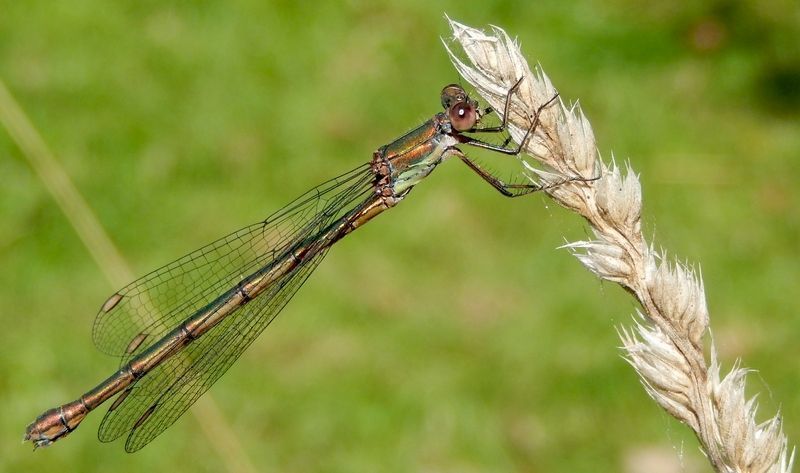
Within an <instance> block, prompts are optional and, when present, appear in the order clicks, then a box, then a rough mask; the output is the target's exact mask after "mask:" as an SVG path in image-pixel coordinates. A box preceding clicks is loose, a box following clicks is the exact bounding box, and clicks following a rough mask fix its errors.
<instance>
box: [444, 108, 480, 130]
mask: <svg viewBox="0 0 800 473" xmlns="http://www.w3.org/2000/svg"><path fill="white" fill-rule="evenodd" d="M448 114H449V116H450V124H451V125H453V128H454V129H455V130H456V131H467V130H469V129H470V128H472V127H474V126H475V124H476V123H477V122H478V113H477V112H476V111H475V107H474V106H473V105H472V104H470V103H468V102H461V103H456V104H454V105H453V106H452V107H450V110H449V111H448Z"/></svg>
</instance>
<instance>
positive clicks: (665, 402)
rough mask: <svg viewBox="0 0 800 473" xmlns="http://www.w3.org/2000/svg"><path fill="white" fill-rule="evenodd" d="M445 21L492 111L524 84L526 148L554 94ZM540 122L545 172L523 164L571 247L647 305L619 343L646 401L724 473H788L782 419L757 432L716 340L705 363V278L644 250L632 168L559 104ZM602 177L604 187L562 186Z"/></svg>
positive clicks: (534, 142) (517, 110)
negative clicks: (600, 147)
mask: <svg viewBox="0 0 800 473" xmlns="http://www.w3.org/2000/svg"><path fill="white" fill-rule="evenodd" d="M449 21H450V27H451V28H452V31H453V36H454V39H455V41H456V42H457V43H458V44H459V45H460V46H461V47H462V48H463V51H464V56H465V57H464V59H461V58H460V56H459V55H456V54H454V53H453V52H452V51H451V50H450V48H449V47H448V52H450V55H451V58H452V60H453V63H454V64H455V66H456V69H458V72H459V73H460V74H461V76H462V77H463V78H464V79H465V80H466V81H467V82H469V83H470V84H471V85H472V86H473V87H474V88H475V89H476V90H477V92H478V93H479V94H480V95H481V96H482V97H483V98H484V99H485V100H486V101H487V102H488V103H489V104H490V105H491V106H492V107H493V108H494V109H495V110H501V111H502V110H503V105H504V104H505V100H506V95H507V92H508V90H509V89H510V88H511V86H512V85H513V84H514V83H515V82H516V81H517V80H518V79H519V78H521V77H524V81H523V82H522V84H521V86H520V88H519V90H518V92H517V93H515V94H514V96H513V99H512V102H511V109H510V111H509V123H510V130H509V131H510V133H511V136H512V137H513V138H514V139H515V140H517V142H519V140H520V139H522V138H523V136H524V135H525V131H526V130H527V129H528V128H529V127H530V124H531V123H532V122H531V119H532V117H533V115H534V113H535V111H536V110H537V109H538V108H539V107H540V106H541V105H542V104H544V103H546V102H547V101H548V100H550V99H552V98H553V97H554V96H555V95H556V89H555V87H553V84H552V83H551V82H550V79H549V78H548V77H547V76H546V75H545V73H544V72H543V71H542V70H541V68H536V69H535V70H531V69H530V67H529V66H528V63H527V61H526V60H525V58H524V57H523V56H522V54H521V52H520V48H519V45H518V44H517V43H516V42H515V41H514V40H512V39H511V38H510V37H509V36H508V35H507V34H506V33H505V31H503V30H502V29H500V28H497V27H492V28H491V29H490V31H489V32H488V33H485V32H483V31H480V30H476V29H473V28H470V27H467V26H465V25H462V24H460V23H457V22H455V21H452V20H449ZM447 46H448V44H447V42H445V47H447ZM539 122H540V123H539V125H538V127H537V129H536V133H535V135H534V136H533V137H532V138H531V139H529V141H528V142H527V143H526V144H525V146H524V151H525V152H526V153H527V154H528V155H529V156H531V157H533V158H534V159H535V160H536V162H537V163H536V164H537V165H536V166H533V165H531V164H530V163H529V162H527V161H524V160H523V163H524V165H525V166H526V168H527V170H528V171H529V172H530V174H531V177H532V178H534V179H535V180H536V181H537V182H538V183H540V184H542V185H544V186H549V185H552V186H553V187H551V188H548V189H547V190H546V191H545V192H547V194H548V195H550V196H551V197H552V198H553V199H554V200H555V201H556V202H558V203H559V204H561V205H562V206H564V207H566V208H568V209H570V210H572V211H574V212H576V213H578V214H579V215H581V216H582V217H584V218H585V219H586V220H587V221H588V223H589V225H590V227H591V230H592V233H593V239H592V240H588V241H576V242H572V243H568V244H566V245H564V247H565V248H567V249H569V250H570V251H571V252H572V254H573V255H575V257H577V258H578V260H579V261H580V262H581V263H583V265H584V266H585V267H586V268H588V269H589V270H590V271H592V272H593V273H594V274H596V275H597V276H598V277H600V278H602V279H605V280H608V281H613V282H616V283H618V284H620V285H622V286H623V287H624V288H625V289H627V290H628V291H629V292H630V293H631V294H633V295H634V297H636V299H637V300H638V301H639V303H640V304H641V307H642V310H641V311H637V314H636V316H635V318H634V322H633V327H632V328H621V329H620V337H621V339H622V342H623V346H624V350H625V352H626V359H627V361H628V362H629V363H630V364H631V365H632V366H633V367H634V369H635V370H636V372H637V373H638V374H639V376H640V377H641V380H642V384H643V385H644V387H645V390H646V391H647V393H648V394H649V395H650V397H652V398H653V399H654V400H655V401H656V402H657V403H658V404H659V405H660V406H661V407H662V408H663V409H664V410H666V411H667V412H668V413H670V414H671V415H672V416H674V417H675V418H677V419H678V420H680V421H681V422H683V423H685V424H686V425H688V426H689V427H690V428H691V429H692V430H694V432H695V433H696V435H697V438H698V439H699V441H700V444H701V448H702V450H703V451H704V453H705V454H706V456H707V457H708V459H709V461H710V462H711V464H712V466H713V467H714V468H715V469H716V471H719V472H771V473H778V472H788V471H790V470H791V468H792V464H793V460H794V452H792V453H791V454H790V453H788V449H787V440H786V437H785V436H784V434H783V432H782V430H781V418H780V415H776V416H775V417H773V418H771V419H769V420H767V421H766V422H762V423H758V422H757V421H756V419H755V413H756V408H757V404H756V402H755V401H754V399H747V398H746V397H745V392H744V391H745V389H744V388H745V375H746V373H747V370H745V369H744V368H741V367H740V366H739V364H738V363H737V364H735V365H734V367H733V368H732V369H731V371H730V372H729V373H728V374H727V375H725V376H724V377H721V376H720V366H719V363H718V361H717V356H716V350H715V348H714V345H713V340H707V342H708V343H709V344H710V348H709V353H710V361H707V360H706V356H705V352H704V349H703V343H704V341H706V338H708V337H705V334H706V333H707V330H708V310H707V307H706V298H705V291H704V287H703V281H702V279H701V275H700V274H699V273H698V272H697V271H696V270H695V269H694V268H692V267H689V266H687V265H686V264H683V263H680V262H678V261H674V260H672V259H668V258H667V257H666V256H665V255H664V254H662V253H658V252H656V251H655V250H654V249H653V247H652V246H651V245H650V244H648V242H647V241H645V239H644V237H643V235H642V230H641V210H642V189H641V185H640V183H639V179H638V177H637V175H636V174H635V173H634V172H633V170H632V168H631V167H630V165H629V164H626V165H625V166H624V169H620V167H619V166H618V165H617V164H616V163H615V162H614V160H613V159H612V160H611V162H610V163H606V162H603V161H602V160H601V159H600V157H599V155H598V152H597V147H596V144H595V138H594V134H593V132H592V127H591V126H590V124H589V121H588V120H587V119H586V117H585V116H584V114H583V112H582V111H581V109H580V108H579V107H578V106H575V105H572V106H567V105H566V104H565V103H564V102H563V101H562V100H561V99H560V98H559V99H558V100H557V101H556V102H555V103H554V104H553V106H550V107H548V108H546V109H544V110H543V111H542V112H541V114H540V116H539ZM543 169H545V170H543ZM594 177H598V178H599V179H597V180H594V181H585V180H584V181H581V180H572V181H568V182H564V181H565V179H570V178H584V179H589V178H594Z"/></svg>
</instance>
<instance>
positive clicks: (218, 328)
mask: <svg viewBox="0 0 800 473" xmlns="http://www.w3.org/2000/svg"><path fill="white" fill-rule="evenodd" d="M521 82H522V79H520V80H519V81H517V83H516V84H514V86H513V87H511V89H509V91H508V94H507V96H506V103H505V110H504V113H503V117H502V123H501V124H500V125H499V126H490V127H485V126H481V118H483V117H484V116H485V115H486V114H488V113H491V112H492V110H491V109H490V108H487V109H485V110H481V109H479V108H478V103H477V101H475V100H472V99H470V98H469V97H468V96H467V93H466V92H465V91H464V89H463V88H462V87H460V86H459V85H456V84H451V85H448V86H446V87H445V88H444V89H443V90H442V94H441V100H442V106H443V107H444V112H440V113H437V114H436V115H434V116H433V117H432V118H431V119H430V120H428V121H426V122H425V123H423V124H422V125H420V126H419V127H418V128H416V129H414V130H412V131H410V132H408V133H406V134H405V135H404V136H402V137H400V138H398V139H397V140H395V141H393V142H391V143H389V144H387V145H385V146H382V147H381V148H379V149H378V150H377V151H375V153H374V154H373V157H372V160H371V161H370V162H369V163H366V164H364V165H361V166H359V167H357V168H355V169H353V170H351V171H349V172H346V173H344V174H342V175H341V176H339V177H336V178H334V179H331V180H330V181H328V182H325V183H323V184H321V185H319V186H317V187H315V188H313V189H311V190H310V191H308V192H306V193H305V194H303V195H301V196H300V197H299V198H297V199H296V200H294V201H293V202H291V203H290V204H289V205H287V206H286V207H284V208H283V209H281V210H279V211H277V212H276V213H274V214H272V215H271V216H270V217H268V218H267V219H266V220H264V221H261V222H258V223H256V224H253V225H250V226H247V227H245V228H242V229H241V230H239V231H236V232H234V233H231V234H230V235H228V236H226V237H223V238H221V239H219V240H217V241H215V242H213V243H211V244H209V245H207V246H204V247H202V248H200V249H199V250H196V251H193V252H192V253H189V254H188V255H186V256H184V257H182V258H180V259H178V260H176V261H174V262H172V263H170V264H168V265H166V266H164V267H162V268H161V269H157V270H155V271H153V272H151V273H150V274H147V275H146V276H144V277H142V278H141V279H139V280H137V281H134V282H132V283H131V284H129V285H128V286H126V287H124V288H122V289H121V290H119V291H118V292H116V293H115V294H114V295H112V296H111V297H110V298H108V300H106V302H105V303H104V304H103V306H102V307H101V308H100V312H99V313H98V314H97V317H96V319H95V322H94V328H93V331H92V335H93V338H94V341H95V344H96V345H97V347H98V348H99V349H100V350H101V351H103V352H105V353H108V354H111V355H114V356H117V357H119V358H120V360H121V361H120V368H119V369H118V370H117V371H116V372H115V373H114V374H113V375H111V376H109V377H108V378H107V379H106V380H105V381H103V382H101V383H100V384H98V385H97V386H95V387H94V388H92V389H91V390H89V391H88V392H86V393H85V394H84V395H82V396H81V397H80V398H79V399H77V400H75V401H72V402H69V403H67V404H64V405H62V406H59V407H56V408H53V409H50V410H48V411H46V412H44V413H43V414H42V415H40V416H39V417H38V418H37V419H36V420H35V421H34V422H33V423H32V424H31V425H29V426H28V428H27V431H26V434H25V439H26V440H30V441H32V442H33V444H34V446H35V447H40V446H46V445H50V444H51V443H53V442H55V441H56V440H59V439H61V438H62V437H64V436H66V435H67V434H69V433H70V432H72V431H73V430H75V428H77V426H78V424H80V423H81V421H83V419H84V418H85V417H86V415H87V414H88V413H89V412H91V411H92V410H94V409H96V408H97V407H98V406H100V404H102V403H104V402H105V401H108V400H109V399H111V398H112V397H114V396H116V399H115V400H114V402H113V403H112V404H111V406H110V407H109V408H108V411H107V412H106V415H105V417H104V418H103V421H102V423H101V424H100V429H99V432H98V437H99V439H100V440H101V441H104V442H108V441H112V440H114V439H117V438H119V437H121V436H123V435H125V434H127V435H128V438H127V441H126V442H125V450H127V451H129V452H133V451H136V450H139V449H140V448H142V447H144V446H145V445H147V444H148V443H149V442H150V441H151V440H153V439H154V438H155V437H156V436H158V435H159V434H161V432H163V431H164V430H165V429H166V428H167V427H169V426H170V425H172V423H173V422H175V421H176V420H177V419H178V417H180V416H181V415H182V414H183V413H184V412H185V411H186V410H187V409H188V408H189V407H190V406H191V405H192V404H193V403H194V402H195V401H196V400H197V399H198V398H199V397H200V396H201V395H202V394H203V393H204V392H205V391H206V390H208V389H209V388H210V387H211V385H212V384H214V382H215V381H216V380H217V379H219V377H220V376H221V375H222V374H223V373H224V372H225V371H226V370H227V369H228V368H229V367H230V366H231V365H232V364H233V362H234V361H235V360H236V359H237V358H238V357H239V355H241V354H242V352H243V351H244V349H245V348H246V347H247V346H248V345H250V343H252V342H253V340H254V339H255V338H256V337H257V336H258V335H259V334H260V333H261V332H262V331H263V330H264V329H265V328H266V327H267V325H269V324H270V322H272V320H273V319H274V318H275V316H276V315H277V314H278V312H280V311H281V309H282V308H283V307H284V306H285V305H286V303H287V302H289V299H291V298H292V296H293V295H294V294H295V292H296V291H297V289H298V288H299V287H300V286H301V285H302V284H303V282H304V281H305V280H306V278H308V276H309V275H310V274H311V272H312V271H313V270H314V268H316V267H317V265H318V264H319V263H320V261H322V259H323V258H324V257H325V254H326V253H327V252H328V249H330V247H331V246H332V245H333V244H334V243H336V242H337V241H339V240H341V239H342V238H343V237H344V236H346V235H347V234H349V233H350V232H352V231H353V230H355V229H356V228H358V227H360V226H361V225H364V224H365V223H367V222H368V221H370V220H371V219H372V218H373V217H375V216H376V215H378V214H380V213H381V212H383V211H384V210H386V209H389V208H391V207H394V206H395V205H397V204H398V203H399V202H400V201H401V200H403V198H404V197H405V196H406V195H408V193H409V191H410V190H411V189H412V188H413V187H414V186H415V185H417V184H418V183H419V182H420V181H421V180H422V179H424V178H425V177H426V176H427V175H428V174H430V173H431V171H433V169H434V168H435V167H436V166H438V165H439V164H440V163H441V162H442V161H443V160H444V159H445V158H447V157H450V156H457V157H458V158H460V159H461V161H463V162H464V163H466V164H467V166H469V167H470V169H472V170H473V171H475V172H476V173H477V174H478V175H479V176H480V177H481V178H483V179H484V180H485V181H486V182H488V183H489V184H491V185H492V187H494V188H495V189H497V190H498V191H500V192H501V193H502V194H503V195H506V196H509V197H517V196H520V195H524V194H528V193H531V192H534V191H537V190H540V189H541V187H540V186H538V185H535V184H506V183H505V182H503V181H502V180H500V179H498V178H497V177H495V176H494V175H492V174H491V173H489V172H487V171H486V170H484V169H483V168H481V167H480V166H479V165H478V164H476V163H475V162H474V161H473V160H471V159H470V158H469V157H468V156H466V155H465V154H464V153H463V152H461V150H459V148H458V145H471V146H477V147H480V148H484V149H488V150H492V151H496V152H499V153H503V154H507V155H516V154H518V153H519V152H520V150H521V148H522V146H523V143H524V142H525V141H526V140H527V139H528V138H529V137H530V136H531V134H532V133H534V132H535V130H536V126H537V124H538V122H539V114H540V112H541V111H542V110H543V109H544V108H545V107H547V106H548V105H550V104H551V103H552V102H553V101H554V100H555V98H556V97H553V98H552V99H550V100H549V101H548V102H547V103H545V104H543V105H542V106H541V107H539V109H538V110H536V111H535V113H534V114H533V116H531V117H529V118H530V127H529V128H528V130H527V133H526V135H525V138H524V139H523V141H522V143H520V145H519V147H516V148H509V147H508V143H509V141H510V139H507V140H506V141H505V142H504V143H503V144H502V145H495V144H491V143H488V142H485V141H482V140H480V139H477V138H475V137H473V136H469V135H472V134H474V133H501V132H503V131H505V129H506V124H507V120H508V112H509V104H510V100H511V97H512V95H513V94H514V93H515V91H516V89H517V88H518V87H519V85H520V83H521Z"/></svg>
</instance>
